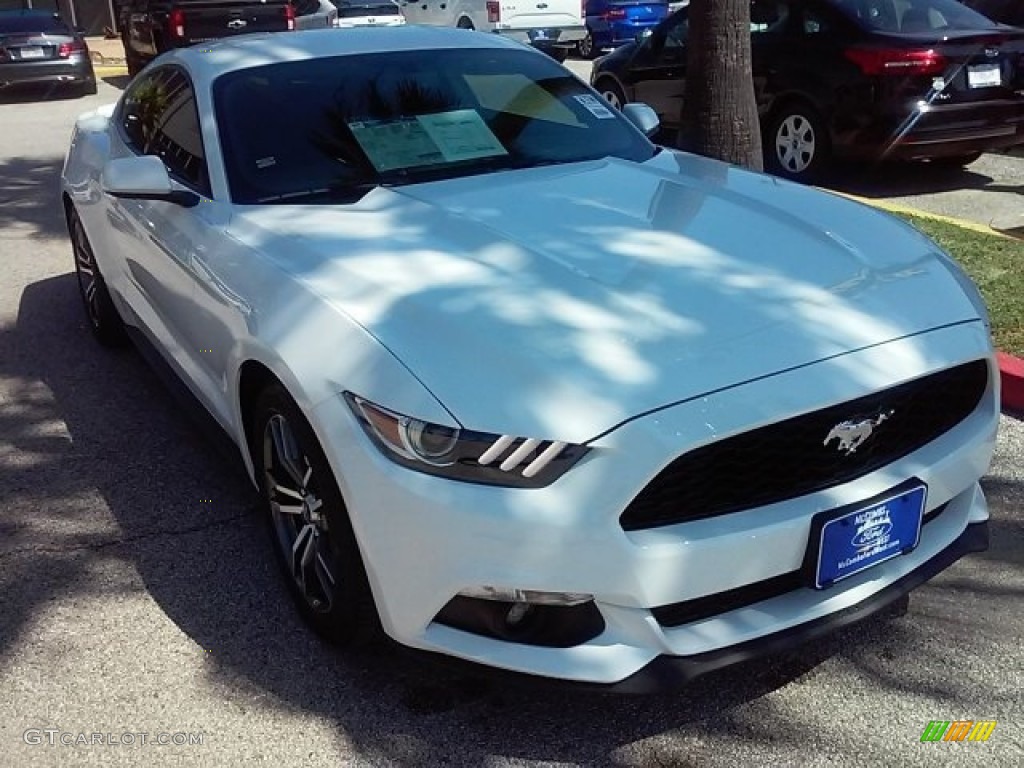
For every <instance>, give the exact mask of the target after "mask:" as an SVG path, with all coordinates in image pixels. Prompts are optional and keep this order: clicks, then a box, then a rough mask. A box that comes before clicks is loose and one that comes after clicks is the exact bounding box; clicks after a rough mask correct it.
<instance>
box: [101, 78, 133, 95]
mask: <svg viewBox="0 0 1024 768" xmlns="http://www.w3.org/2000/svg"><path fill="white" fill-rule="evenodd" d="M100 80H102V81H103V82H104V83H106V84H107V85H112V86H113V87H114V88H117V90H119V91H123V90H124V89H125V88H127V87H128V83H130V82H131V81H132V79H131V78H130V77H129V76H128V75H107V76H105V77H101V78H100Z"/></svg>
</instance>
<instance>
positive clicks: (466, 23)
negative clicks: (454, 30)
mask: <svg viewBox="0 0 1024 768" xmlns="http://www.w3.org/2000/svg"><path fill="white" fill-rule="evenodd" d="M455 26H456V27H458V28H459V29H476V27H474V26H473V22H472V21H470V20H469V19H467V18H466V17H465V16H463V17H462V18H461V19H459V23H458V24H456V25H455Z"/></svg>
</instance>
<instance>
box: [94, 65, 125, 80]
mask: <svg viewBox="0 0 1024 768" xmlns="http://www.w3.org/2000/svg"><path fill="white" fill-rule="evenodd" d="M92 71H93V72H95V73H96V77H117V76H119V75H127V74H128V67H125V66H123V65H122V66H118V65H116V64H115V65H112V66H102V67H97V66H93V68H92Z"/></svg>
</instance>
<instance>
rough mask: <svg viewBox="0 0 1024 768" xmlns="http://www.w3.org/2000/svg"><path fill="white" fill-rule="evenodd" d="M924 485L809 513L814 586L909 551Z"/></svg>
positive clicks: (918, 520)
mask: <svg viewBox="0 0 1024 768" xmlns="http://www.w3.org/2000/svg"><path fill="white" fill-rule="evenodd" d="M927 498H928V488H927V486H925V485H924V484H923V483H921V482H920V481H915V483H914V484H912V485H907V486H902V487H901V488H897V489H894V490H893V491H892V492H891V493H889V494H887V495H886V496H885V497H884V498H882V499H881V500H878V501H874V502H872V503H870V504H867V505H860V506H859V507H857V508H855V509H852V510H850V511H848V512H844V511H842V510H835V511H833V512H831V513H825V514H824V515H823V516H819V517H817V518H815V522H814V524H813V525H812V527H811V533H812V537H813V536H814V535H815V533H816V534H817V540H816V541H815V539H814V538H812V540H811V542H812V546H814V545H815V544H816V545H817V546H816V549H817V562H816V567H815V571H814V586H815V588H816V589H824V588H826V587H829V586H831V585H832V584H835V583H836V582H837V581H841V580H843V579H846V578H849V577H850V576H853V575H854V574H857V573H860V572H861V571H863V570H865V569H866V568H870V567H871V566H873V565H878V564H879V563H881V562H884V561H886V560H889V559H891V558H893V557H897V556H899V555H902V554H904V553H906V552H910V551H911V550H912V549H913V548H914V547H916V546H917V542H918V539H919V538H920V536H921V518H922V516H923V514H924V506H925V500H926V499H927Z"/></svg>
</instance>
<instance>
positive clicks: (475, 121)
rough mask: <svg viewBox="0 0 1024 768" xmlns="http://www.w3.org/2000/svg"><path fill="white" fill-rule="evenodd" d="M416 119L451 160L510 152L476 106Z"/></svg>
mask: <svg viewBox="0 0 1024 768" xmlns="http://www.w3.org/2000/svg"><path fill="white" fill-rule="evenodd" d="M416 119H417V120H419V123H420V125H422V126H423V129H424V130H425V131H426V132H427V133H428V134H429V135H430V138H431V139H433V140H434V143H435V144H436V145H437V147H438V149H440V150H441V154H442V155H444V159H445V160H447V161H448V162H450V163H454V162H456V161H458V160H475V159H477V158H481V157H495V156H498V155H507V154H508V152H507V151H506V150H505V148H504V147H503V146H501V142H500V141H498V137H497V136H495V135H494V134H493V133H492V132H491V129H490V128H488V127H487V123H485V122H484V121H483V118H482V117H480V115H479V113H477V111H476V110H473V109H457V110H454V111H453V112H441V113H439V114H434V115H420V116H419V117H417V118H416Z"/></svg>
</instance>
